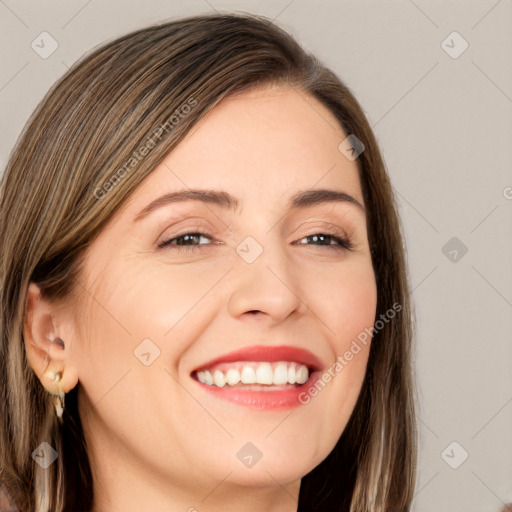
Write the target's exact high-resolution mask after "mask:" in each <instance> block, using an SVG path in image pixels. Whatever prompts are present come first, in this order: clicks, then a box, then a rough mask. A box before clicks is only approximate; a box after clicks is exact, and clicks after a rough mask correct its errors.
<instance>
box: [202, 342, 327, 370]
mask: <svg viewBox="0 0 512 512" xmlns="http://www.w3.org/2000/svg"><path fill="white" fill-rule="evenodd" d="M237 361H262V362H264V361H268V362H269V363H271V362H274V361H293V362H296V363H299V364H303V365H305V366H307V367H308V368H309V369H310V370H311V371H319V370H321V369H323V364H322V361H320V359H319V358H318V357H317V356H315V354H313V353H312V352H310V351H309V350H306V349H304V348H298V347H292V346H290V345H279V346H269V345H253V346H250V347H243V348H240V349H237V350H233V351H232V352H228V353H227V354H224V355H222V356H220V357H216V358H215V359H212V360H210V361H207V362H206V363H204V364H201V366H199V367H198V368H197V369H196V370H194V371H198V370H200V369H203V368H204V369H206V368H209V367H212V366H214V365H216V364H219V363H234V362H237Z"/></svg>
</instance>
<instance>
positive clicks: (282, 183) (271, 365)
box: [0, 14, 416, 512]
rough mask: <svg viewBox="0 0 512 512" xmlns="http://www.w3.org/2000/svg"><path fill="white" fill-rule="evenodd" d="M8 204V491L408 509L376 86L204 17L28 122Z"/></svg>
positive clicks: (50, 101)
mask: <svg viewBox="0 0 512 512" xmlns="http://www.w3.org/2000/svg"><path fill="white" fill-rule="evenodd" d="M0 200H1V203H0V219H1V223H0V226H1V228H0V230H1V231H0V240H1V263H2V271H1V279H2V281H1V291H2V295H1V297H2V299H1V300H2V309H1V311H2V317H1V318H2V321H1V336H2V344H1V351H2V354H1V356H2V357H1V361H2V363H1V369H0V376H1V377H0V378H1V382H2V393H3V396H2V400H1V407H2V410H1V414H0V417H1V426H0V432H1V446H2V450H1V459H0V461H1V467H2V479H3V481H4V495H5V497H6V499H7V498H9V499H11V500H12V501H15V502H17V504H16V506H17V507H19V508H21V509H26V510H36V511H37V512H47V511H49V510H52V511H58V512H60V511H63V510H64V511H77V510H93V511H104V512H106V511H110V510H123V511H128V512H129V511H131V510H133V511H135V510H137V511H138V510H154V511H156V510H189V511H193V510H199V511H204V510H209V511H217V510H221V509H222V510H223V511H226V510H238V511H244V510H251V511H259V510H262V511H263V510H265V511H273V510H279V511H290V512H291V511H316V510H318V511H348V510H350V511H351V512H356V511H357V512H362V511H370V510H371V511H393V512H396V511H405V510H409V508H410V503H411V500H412V497H413V490H414V483H415V461H416V425H415V415H414V394H413V386H412V376H411V375H412V372H411V366H410V358H411V340H412V319H411V312H410V310H411V308H410V304H409V288H408V278H407V272H406V267H405V260H404V248H403V239H402V235H401V228H400V223H399V219H398V216H397V209H396V206H395V201H394V198H393V194H392V190H391V185H390V183H389V179H388V176H387V174H386V171H385V167H384V163H383V160H382V157H381V155H380V152H379V149H378V146H377V144H376V141H375V138H374V136H373V134H372V132H371V129H370V127H369V124H368V122H367V120H366V118H365V116H364V114H363V111H362V109H361V107H360V106H359V104H358V103H357V101H356V99H355V98H354V96H353V95H352V94H351V92H350V91H349V90H348V88H347V87H346V86H345V85H344V84H343V83H342V82H341V81H340V80H339V79H338V78H337V77H336V76H335V75H334V74H333V73H332V72H331V71H329V70H328V69H326V68H325V67H324V66H323V65H322V64H321V63H320V62H319V61H318V60H317V59H315V58H314V57H313V56H311V55H309V54H307V53H305V52H304V50H303V49H301V48H300V46H299V45H298V44H297V43H296V41H295V40H294V39H293V38H292V37H291V36H290V35H288V34H287V33H286V32H284V31H283V30H282V29H280V28H278V27H277V26H276V25H274V24H273V23H271V22H270V21H269V20H267V19H265V18H262V17H257V16H253V15H227V14H226V15H213V16H197V17H190V18H186V19H181V20H177V21H172V22H169V23H165V24H162V25H158V26H153V27H149V28H146V29H143V30H139V31H137V32H134V33H131V34H128V35H126V36H125V37H122V38H119V39H117V40H115V41H113V42H111V43H109V44H106V45H104V46H102V47H101V48H99V49H96V50H95V51H94V52H92V53H91V54H90V55H88V56H86V57H84V58H83V59H82V60H81V61H80V62H79V63H78V64H76V65H75V66H74V67H73V68H72V69H71V70H70V71H69V72H68V73H67V74H66V75H65V76H64V77H63V78H62V79H61V80H60V81H59V82H58V83H57V84H56V85H55V86H54V87H53V89H52V90H51V91H50V92H49V93H48V95H47V96H46V98H44V100H43V101H42V102H41V104H40V106H39V107H38V109H37V111H36V112H35V114H34V115H33V117H32V118H31V119H30V121H29V123H28V124H27V127H26V129H25V131H24V132H23V134H22V135H21V137H20V139H19V141H18V143H17V145H16V147H15V149H14V151H13V153H12V155H11V157H10V160H9V162H8V165H7V169H6V171H5V173H4V175H3V177H2V189H1V199H0ZM8 493H9V496H8ZM13 506H14V504H13Z"/></svg>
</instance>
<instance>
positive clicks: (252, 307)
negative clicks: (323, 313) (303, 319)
mask: <svg viewBox="0 0 512 512" xmlns="http://www.w3.org/2000/svg"><path fill="white" fill-rule="evenodd" d="M271 243H272V244H273V245H272V247H270V244H271ZM236 260H237V261H236V263H235V269H234V271H233V272H231V273H230V275H231V277H230V283H231V284H230V290H229V300H228V311H229V313H230V315H231V316H233V317H234V318H242V317H243V316H245V317H246V318H249V319H252V318H254V319H255V320H256V321H259V322H267V323H268V324H269V325H271V324H278V323H280V322H282V321H283V320H285V319H286V318H287V317H289V316H290V315H292V314H296V315H300V314H303V313H304V312H305V311H307V309H308V306H307V304H306V301H305V294H304V292H303V290H302V289H301V282H302V280H301V279H300V276H299V275H297V274H298V273H297V272H294V268H293V266H292V265H291V263H290V261H289V258H288V257H287V255H286V252H285V248H284V247H283V246H282V245H280V244H279V242H277V241H275V243H273V242H271V241H268V243H267V244H265V246H264V247H263V252H262V253H261V254H260V255H259V256H258V257H257V258H256V260H255V261H253V262H252V263H248V262H247V261H245V260H244V259H243V258H242V257H237V258H236Z"/></svg>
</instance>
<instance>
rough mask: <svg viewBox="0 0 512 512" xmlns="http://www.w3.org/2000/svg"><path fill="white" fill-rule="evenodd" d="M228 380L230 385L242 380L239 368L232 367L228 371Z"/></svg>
mask: <svg viewBox="0 0 512 512" xmlns="http://www.w3.org/2000/svg"><path fill="white" fill-rule="evenodd" d="M226 382H227V383H228V384H229V385H230V386H235V385H236V384H238V383H239V382H240V372H239V371H238V370H235V369H234V368H230V369H229V370H228V371H227V372H226Z"/></svg>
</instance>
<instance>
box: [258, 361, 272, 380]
mask: <svg viewBox="0 0 512 512" xmlns="http://www.w3.org/2000/svg"><path fill="white" fill-rule="evenodd" d="M273 379H274V375H273V374H272V366H270V363H261V364H259V365H258V368H256V384H272V381H273Z"/></svg>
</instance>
